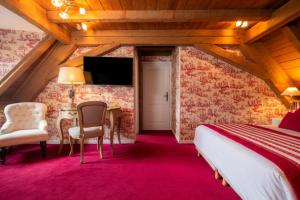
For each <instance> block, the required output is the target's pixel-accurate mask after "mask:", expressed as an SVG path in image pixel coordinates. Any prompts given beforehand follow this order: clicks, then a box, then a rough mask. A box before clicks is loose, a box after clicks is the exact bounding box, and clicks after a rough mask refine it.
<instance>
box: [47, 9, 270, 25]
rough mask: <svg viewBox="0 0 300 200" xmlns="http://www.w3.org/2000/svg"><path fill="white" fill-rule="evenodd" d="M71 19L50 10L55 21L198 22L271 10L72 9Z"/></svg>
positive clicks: (263, 15) (260, 15)
mask: <svg viewBox="0 0 300 200" xmlns="http://www.w3.org/2000/svg"><path fill="white" fill-rule="evenodd" d="M69 14H70V18H69V19H61V18H60V16H59V11H48V12H47V15H48V19H49V20H50V21H52V22H55V23H71V22H73V23H75V22H86V21H88V22H91V21H96V22H115V23H116V22H196V21H234V20H237V19H244V20H249V21H251V20H254V21H256V20H266V19H268V18H269V17H270V16H271V10H260V9H257V10H253V9H250V10H230V9H229V10H222V9H220V10H106V11H101V10H91V11H89V12H87V14H86V15H80V14H79V13H78V12H77V11H70V12H69Z"/></svg>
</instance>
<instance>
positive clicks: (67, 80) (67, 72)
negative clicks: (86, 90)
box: [57, 67, 85, 84]
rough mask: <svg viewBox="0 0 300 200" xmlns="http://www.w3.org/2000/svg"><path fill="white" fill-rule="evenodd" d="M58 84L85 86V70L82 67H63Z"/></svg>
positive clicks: (60, 70)
mask: <svg viewBox="0 0 300 200" xmlns="http://www.w3.org/2000/svg"><path fill="white" fill-rule="evenodd" d="M57 82H58V83H62V84H84V83H85V79H84V75H83V70H82V69H81V68H80V67H61V68H60V69H59V74H58V80H57Z"/></svg>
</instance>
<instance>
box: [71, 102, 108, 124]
mask: <svg viewBox="0 0 300 200" xmlns="http://www.w3.org/2000/svg"><path fill="white" fill-rule="evenodd" d="M106 109H107V104H106V103H104V102H101V101H88V102H84V103H80V104H78V105H77V111H78V118H79V126H80V128H86V127H95V126H102V125H103V124H104V121H105V114H106Z"/></svg>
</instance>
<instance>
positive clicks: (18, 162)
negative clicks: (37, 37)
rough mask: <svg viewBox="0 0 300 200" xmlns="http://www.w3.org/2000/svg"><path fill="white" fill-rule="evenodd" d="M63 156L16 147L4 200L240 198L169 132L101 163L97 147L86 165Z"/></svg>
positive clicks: (52, 149)
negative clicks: (44, 154) (43, 157)
mask: <svg viewBox="0 0 300 200" xmlns="http://www.w3.org/2000/svg"><path fill="white" fill-rule="evenodd" d="M65 149H66V151H65V153H64V155H62V156H58V155H57V150H58V146H57V145H48V156H47V158H46V159H42V158H41V157H40V148H39V146H38V145H26V146H20V147H18V148H15V149H14V150H13V152H12V154H10V155H8V158H7V164H6V165H5V166H0V171H1V176H0V199H9V200H17V199H22V200H28V199H55V200H66V199H72V200H75V199H103V200H104V199H105V200H123V199H128V200H135V199H138V200H148V199H149V200H160V199H163V200H169V199H170V200H177V199H197V200H199V199H230V200H234V199H239V197H238V196H237V195H236V194H235V193H234V191H233V190H232V189H231V188H230V187H223V186H222V185H221V183H220V181H217V180H215V179H214V177H213V171H212V169H211V168H210V167H209V166H208V164H207V163H206V162H205V161H204V159H203V158H197V157H196V151H195V149H194V146H193V145H180V144H177V143H176V141H175V138H174V136H173V135H171V134H170V133H166V132H155V133H153V132H147V133H146V134H143V135H139V136H138V140H137V143H136V144H134V145H133V144H130V145H116V147H115V149H116V153H115V155H111V153H110V150H109V146H105V148H104V156H105V159H104V160H99V154H98V152H97V151H96V145H86V148H85V161H86V162H87V164H84V165H80V164H79V154H78V152H79V150H78V147H77V149H76V151H75V153H77V154H75V156H74V157H68V156H67V151H68V148H67V146H66V148H65Z"/></svg>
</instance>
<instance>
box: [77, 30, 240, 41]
mask: <svg viewBox="0 0 300 200" xmlns="http://www.w3.org/2000/svg"><path fill="white" fill-rule="evenodd" d="M202 36H204V37H237V38H241V39H242V37H243V36H244V31H243V30H235V29H190V30H176V29H175V30H97V31H93V30H89V31H74V32H72V37H73V38H78V37H202Z"/></svg>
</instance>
